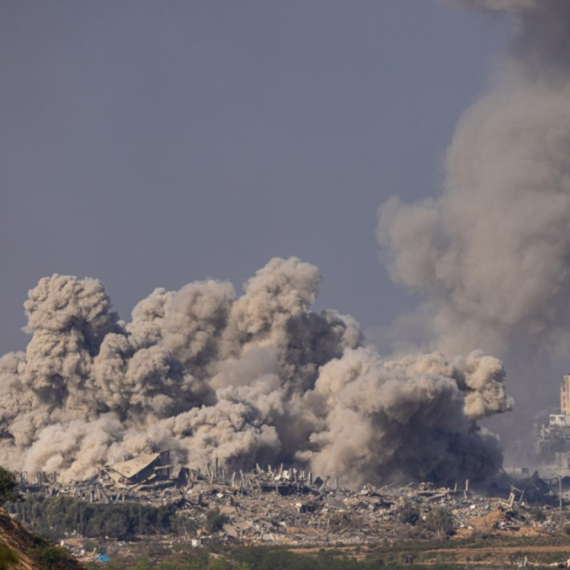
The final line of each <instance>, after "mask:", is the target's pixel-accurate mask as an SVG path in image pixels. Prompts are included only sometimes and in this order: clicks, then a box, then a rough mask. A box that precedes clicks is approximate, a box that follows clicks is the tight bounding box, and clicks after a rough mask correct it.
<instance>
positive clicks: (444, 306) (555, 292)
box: [378, 0, 570, 354]
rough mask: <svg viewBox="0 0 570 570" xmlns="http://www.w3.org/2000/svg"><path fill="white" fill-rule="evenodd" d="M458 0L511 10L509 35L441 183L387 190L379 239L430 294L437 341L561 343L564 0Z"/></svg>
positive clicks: (499, 349)
mask: <svg viewBox="0 0 570 570" xmlns="http://www.w3.org/2000/svg"><path fill="white" fill-rule="evenodd" d="M454 2H455V3H456V4H460V5H463V6H466V7H472V8H480V9H484V10H492V11H501V10H506V11H507V12H508V13H509V17H510V18H512V20H513V21H514V23H515V24H516V28H515V29H516V37H515V40H514V42H513V45H512V47H511V49H510V51H509V53H508V54H507V55H506V56H505V58H504V59H503V60H502V62H501V64H500V66H499V71H500V73H498V74H497V76H498V77H497V78H495V82H494V84H493V87H492V89H491V90H490V92H489V93H488V94H487V95H486V96H484V97H483V98H482V99H481V100H479V101H478V102H477V103H475V105H473V106H472V107H471V108H470V109H469V110H468V111H467V112H466V113H465V114H464V115H463V117H462V118H461V120H460V121H459V124H458V126H457V130H456V132H455V135H454V137H453V141H452V144H451V146H450V148H449V151H448V154H447V160H446V171H447V177H446V182H445V189H444V192H443V193H442V195H441V196H440V197H438V198H437V199H428V200H425V201H423V202H420V203H416V204H402V203H401V202H400V201H399V200H398V199H397V198H391V199H390V200H389V201H388V202H387V203H385V204H384V205H383V206H382V207H381V209H380V223H379V229H378V236H379V241H380V244H381V246H382V248H383V252H384V254H385V256H386V259H387V260H388V263H389V268H390V271H391V276H392V277H393V279H394V280H396V281H398V282H400V283H402V284H404V285H405V286H407V287H409V288H410V289H412V290H414V291H417V292H419V293H421V294H423V296H424V298H425V299H427V302H426V305H425V306H423V307H421V309H420V311H419V312H418V315H424V316H425V315H429V317H428V318H427V319H423V326H424V327H425V328H426V329H429V333H428V337H429V335H431V339H432V340H433V334H434V333H435V337H436V338H435V341H434V342H433V343H432V346H435V347H437V348H438V349H441V350H443V351H444V352H445V353H446V354H456V353H461V352H465V351H466V350H471V349H473V348H474V347H478V348H481V349H483V350H485V351H487V352H491V353H494V354H504V351H506V350H507V349H508V347H509V344H510V343H511V342H512V341H517V342H521V341H522V342H527V343H528V342H530V343H531V344H532V345H534V346H549V347H551V348H554V349H558V350H559V351H560V352H562V353H565V354H567V353H568V349H569V348H570V336H569V334H568V324H569V315H568V299H569V295H570V231H569V228H570V2H568V0H454ZM419 320H420V321H421V319H420V318H419Z"/></svg>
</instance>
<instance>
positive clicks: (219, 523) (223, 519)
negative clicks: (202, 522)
mask: <svg viewBox="0 0 570 570" xmlns="http://www.w3.org/2000/svg"><path fill="white" fill-rule="evenodd" d="M228 520H229V519H228V517H227V516H226V515H224V514H222V513H221V512H220V509H210V510H209V511H208V512H207V513H206V532H207V533H208V534H214V533H215V532H218V531H220V530H222V528H224V525H225V524H226V523H227V522H228Z"/></svg>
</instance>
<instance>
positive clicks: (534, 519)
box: [13, 454, 570, 567]
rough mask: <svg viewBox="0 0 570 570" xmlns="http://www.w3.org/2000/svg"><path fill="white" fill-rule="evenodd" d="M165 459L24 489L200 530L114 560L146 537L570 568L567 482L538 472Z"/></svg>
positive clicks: (171, 544)
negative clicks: (356, 484)
mask: <svg viewBox="0 0 570 570" xmlns="http://www.w3.org/2000/svg"><path fill="white" fill-rule="evenodd" d="M165 461H167V457H166V458H165V456H161V454H155V455H152V456H147V457H146V458H144V459H142V460H141V458H138V459H137V462H136V463H135V464H133V463H131V462H125V463H123V464H118V465H115V466H114V468H113V470H112V473H111V475H112V476H110V471H111V470H110V469H109V468H106V469H105V470H103V471H102V472H101V473H100V474H99V475H98V476H97V477H94V478H92V479H91V480H89V481H81V482H75V483H59V482H57V478H56V477H55V476H53V475H51V476H48V475H45V474H39V475H38V476H37V477H36V481H35V482H33V483H31V482H28V481H25V480H24V481H22V485H21V488H22V490H23V492H24V494H26V493H40V494H43V495H45V496H46V497H53V496H58V495H66V496H71V497H76V498H78V499H82V500H84V501H88V502H91V503H103V504H113V503H121V502H129V503H132V502H135V503H137V502H138V503H140V504H150V505H155V506H160V505H166V504H175V505H176V508H177V512H180V513H183V514H184V515H186V516H187V518H188V520H190V521H192V522H193V524H192V528H188V529H185V530H184V531H183V532H179V533H177V534H176V535H159V534H157V535H156V536H145V537H144V538H143V537H133V540H134V542H133V543H129V542H126V543H119V542H118V541H116V540H115V541H113V540H112V539H111V540H107V541H104V542H105V547H104V548H105V550H106V551H108V552H114V551H117V549H118V550H120V551H121V552H125V551H128V550H129V549H130V548H134V549H135V550H136V549H137V546H136V542H137V539H138V540H139V541H140V540H144V541H145V543H148V542H149V541H150V542H153V543H155V544H156V545H161V546H162V547H164V548H166V549H175V548H178V547H180V545H191V546H192V547H195V548H196V547H202V546H205V547H213V546H216V547H219V546H221V547H224V546H231V547H235V546H252V545H267V546H281V547H284V548H287V549H290V550H294V551H296V552H307V553H311V552H318V551H319V550H322V549H329V550H335V551H338V552H339V553H344V555H348V554H350V555H351V556H354V557H356V558H357V559H358V558H360V559H364V558H366V557H368V556H371V555H374V556H376V557H377V558H378V557H379V558H382V559H386V560H392V561H400V562H402V561H404V559H407V560H411V559H415V560H422V561H425V562H430V563H432V562H453V563H457V562H461V563H465V564H471V563H473V564H474V563H485V564H487V563H490V562H491V561H495V562H496V561H500V562H501V563H505V564H506V563H509V564H510V563H515V562H516V561H520V560H523V561H524V560H526V564H539V563H540V564H554V563H557V564H561V563H563V564H566V561H567V560H568V559H569V558H570V526H567V525H566V521H569V525H570V500H569V497H567V496H566V493H565V492H562V491H563V488H562V482H561V481H553V482H550V483H549V482H546V481H543V480H542V479H540V478H539V477H538V475H537V474H536V473H535V474H534V475H533V476H532V477H528V478H527V479H524V480H513V479H511V478H510V477H508V476H507V475H506V474H503V476H502V477H501V478H498V479H497V480H495V481H493V482H490V483H487V485H486V486H485V487H479V488H477V489H474V488H472V489H470V488H469V482H468V481H465V482H463V484H462V485H461V486H458V485H454V487H453V488H450V487H442V488H437V487H434V486H433V485H432V484H429V483H420V484H409V485H407V486H404V487H398V486H395V485H392V486H384V487H381V488H374V487H372V486H370V485H366V486H364V487H363V488H361V489H358V490H349V489H346V488H344V487H342V486H341V485H339V482H338V481H332V480H331V479H325V480H323V479H321V478H319V477H313V475H312V474H311V473H305V472H303V471H297V470H296V469H284V468H283V466H281V467H279V468H272V467H271V466H269V467H267V468H266V469H263V468H261V467H259V466H257V467H256V469H254V470H253V471H251V472H247V473H244V472H243V471H240V472H234V473H231V474H229V473H226V472H225V470H223V469H219V468H218V466H217V465H214V466H210V465H208V466H207V467H206V469H205V470H204V471H200V470H189V469H170V468H169V466H168V465H167V464H165ZM135 467H136V469H135ZM13 516H15V517H16V518H17V517H18V510H17V508H16V510H15V512H14V513H13ZM212 517H213V518H214V520H212ZM567 532H568V534H567ZM83 538H84V537H80V536H72V535H70V536H68V537H65V538H64V539H63V541H62V544H63V545H64V546H66V547H67V548H68V549H70V550H71V551H72V553H73V554H75V555H76V556H77V557H79V558H80V559H82V560H89V559H93V557H94V556H95V552H93V553H90V552H88V551H86V549H85V548H82V546H81V545H82V544H83V542H84V541H83V542H82V540H83ZM409 557H412V558H409ZM563 567H565V566H563Z"/></svg>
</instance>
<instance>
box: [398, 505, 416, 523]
mask: <svg viewBox="0 0 570 570" xmlns="http://www.w3.org/2000/svg"><path fill="white" fill-rule="evenodd" d="M419 518H420V511H419V509H418V507H417V505H414V504H413V503H407V504H406V505H404V506H403V507H402V508H401V510H400V512H399V513H398V520H399V521H400V522H401V523H402V524H411V525H415V524H416V523H417V522H418V520H419Z"/></svg>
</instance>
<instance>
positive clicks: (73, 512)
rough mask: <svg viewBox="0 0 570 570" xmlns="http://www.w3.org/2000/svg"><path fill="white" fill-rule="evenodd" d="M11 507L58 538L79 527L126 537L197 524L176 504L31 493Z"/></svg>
mask: <svg viewBox="0 0 570 570" xmlns="http://www.w3.org/2000/svg"><path fill="white" fill-rule="evenodd" d="M8 508H9V510H11V511H12V512H13V513H15V514H17V515H18V518H20V519H21V520H23V521H25V522H26V523H27V524H28V525H30V526H31V527H32V528H33V529H34V530H35V531H36V532H40V533H42V534H44V535H45V536H48V537H51V538H54V539H57V538H59V537H61V536H64V535H65V534H67V533H71V532H73V531H75V532H77V533H79V534H81V535H83V536H85V537H89V538H104V537H113V538H118V539H119V540H125V539H129V538H131V537H133V536H135V535H154V534H167V533H172V532H175V533H180V534H183V533H185V532H187V531H189V530H192V528H193V527H194V523H193V522H192V521H191V520H189V519H188V518H187V517H185V516H184V515H182V514H180V513H178V512H177V509H176V507H175V506H174V505H172V504H169V505H164V506H160V507H154V506H152V505H141V504H139V503H116V504H107V505H104V504H96V503H88V502H87V501H83V500H81V499H76V498H74V497H67V496H63V495H60V496H57V497H44V496H43V495H39V494H31V495H28V496H27V497H26V500H25V501H24V502H18V503H11V504H10V505H9V506H8Z"/></svg>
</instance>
